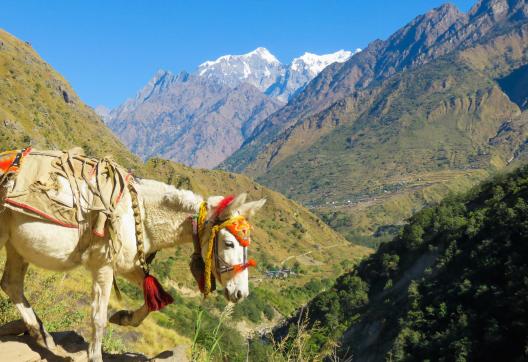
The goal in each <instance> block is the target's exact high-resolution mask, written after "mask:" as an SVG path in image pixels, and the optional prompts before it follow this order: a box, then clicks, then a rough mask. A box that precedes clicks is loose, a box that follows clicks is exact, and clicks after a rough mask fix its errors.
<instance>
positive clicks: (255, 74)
mask: <svg viewBox="0 0 528 362" xmlns="http://www.w3.org/2000/svg"><path fill="white" fill-rule="evenodd" d="M282 72H283V65H282V64H281V62H279V60H278V59H277V58H275V56H274V55H273V54H271V53H270V52H269V51H268V50H267V49H266V48H257V49H255V50H253V51H252V52H249V53H247V54H243V55H224V56H221V57H220V58H218V59H216V60H212V61H207V62H205V63H202V64H200V66H199V67H198V69H197V70H196V72H195V74H197V75H199V76H200V77H204V78H213V79H216V80H219V81H221V82H222V83H224V84H227V85H229V86H236V85H239V84H240V83H242V82H243V83H249V84H251V85H253V86H255V87H257V88H258V89H260V90H261V91H262V92H265V91H266V89H268V88H269V87H270V86H271V85H272V84H273V83H275V81H276V80H277V78H278V77H279V76H280V75H281V74H282Z"/></svg>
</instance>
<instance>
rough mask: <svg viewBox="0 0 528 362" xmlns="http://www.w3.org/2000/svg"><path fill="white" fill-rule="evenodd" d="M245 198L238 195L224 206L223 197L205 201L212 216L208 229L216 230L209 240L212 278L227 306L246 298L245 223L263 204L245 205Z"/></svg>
mask: <svg viewBox="0 0 528 362" xmlns="http://www.w3.org/2000/svg"><path fill="white" fill-rule="evenodd" d="M246 197H247V194H245V193H244V194H241V195H239V196H237V197H236V198H234V199H233V200H232V201H231V202H229V203H228V204H227V206H226V202H225V201H226V199H224V198H223V197H210V198H209V199H208V200H207V203H208V204H209V207H210V213H211V215H212V217H211V218H210V219H209V222H210V223H212V225H211V226H212V227H214V226H217V228H218V230H217V232H216V236H215V237H214V238H213V239H212V240H213V242H214V245H213V246H212V250H213V258H212V260H213V265H212V274H213V276H214V278H215V279H216V280H217V281H218V282H219V283H220V284H221V285H222V286H223V287H224V296H225V297H226V299H227V300H229V301H231V302H239V301H240V300H242V299H244V298H245V297H247V296H248V295H249V272H248V267H249V266H253V265H254V262H253V261H252V260H251V259H249V258H248V247H249V244H250V238H249V228H250V225H249V220H251V218H252V217H253V215H255V213H256V212H257V211H258V210H259V209H260V208H262V206H264V204H265V203H266V200H265V199H261V200H258V201H253V202H246ZM209 239H210V238H209ZM210 242H211V241H206V242H205V244H204V245H203V246H204V247H203V248H202V256H203V258H204V260H206V258H207V255H206V253H207V250H208V249H209V243H210Z"/></svg>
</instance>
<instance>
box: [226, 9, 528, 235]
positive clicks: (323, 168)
mask: <svg viewBox="0 0 528 362" xmlns="http://www.w3.org/2000/svg"><path fill="white" fill-rule="evenodd" d="M502 3H505V4H502ZM497 4H499V5H500V4H502V5H501V6H502V7H501V9H503V10H502V11H500V14H495V15H493V14H494V13H493V11H494V10H493V9H495V8H496V7H497V6H499V5H497ZM494 6H495V7H494ZM499 7H500V6H499ZM485 9H488V10H485ZM527 9H528V5H527V4H526V3H525V2H524V1H510V2H507V4H506V2H505V1H502V2H501V1H483V2H480V3H478V4H477V5H475V7H474V8H473V9H472V10H471V11H470V12H469V13H468V14H462V13H460V12H458V11H457V10H456V9H455V8H454V7H453V6H450V5H444V6H442V7H440V8H438V9H435V10H432V11H431V12H429V13H427V14H425V15H422V16H419V17H417V18H416V19H415V20H413V21H412V22H411V23H409V24H408V25H406V26H405V27H403V28H402V29H401V30H399V31H397V32H396V33H395V34H394V35H392V36H391V37H389V39H388V40H387V41H376V42H373V43H372V44H370V45H369V47H367V48H366V49H365V50H364V51H362V52H361V53H358V54H356V55H354V56H353V57H352V58H351V59H350V60H349V61H347V62H346V63H344V64H342V65H334V66H329V67H327V68H326V69H325V70H324V71H323V72H322V73H321V74H320V75H319V76H318V77H316V78H315V79H314V80H313V81H312V82H310V83H309V84H308V85H307V86H306V88H305V90H304V91H302V92H301V93H300V94H299V95H298V97H296V98H295V99H294V100H292V101H291V102H290V103H289V104H288V105H287V106H285V107H284V108H282V109H281V110H279V111H277V112H276V113H274V114H273V115H272V116H270V117H269V118H268V119H266V120H265V121H264V122H262V124H261V125H260V126H259V127H257V128H256V130H255V132H254V133H253V135H252V136H251V137H250V138H249V140H248V141H247V142H246V143H245V144H244V145H243V146H242V147H241V149H240V150H238V151H237V152H235V153H234V154H233V155H232V156H231V157H230V158H228V159H227V160H226V161H225V162H224V163H223V164H222V165H220V168H225V169H229V170H233V171H237V172H244V173H246V174H249V175H251V176H253V177H256V179H257V180H258V181H259V182H261V183H263V184H265V185H267V186H269V187H272V188H273V189H276V190H279V191H281V192H283V193H285V194H286V195H288V196H290V197H293V198H294V199H296V200H297V201H300V202H302V203H303V204H305V205H307V206H310V207H313V208H314V210H315V211H316V212H317V213H318V214H319V215H321V216H323V217H324V218H325V220H327V221H328V222H331V223H332V225H334V226H335V227H336V229H337V230H340V231H341V232H342V233H343V234H344V235H347V237H348V238H349V239H350V240H354V237H355V236H357V234H362V235H365V234H373V233H378V231H379V230H380V228H381V229H387V228H388V229H393V230H394V228H395V226H397V225H398V224H400V223H401V221H402V220H403V219H404V218H405V217H409V216H410V215H411V214H412V213H413V210H414V211H415V210H417V209H419V208H421V207H423V206H425V205H427V204H429V203H431V202H435V201H439V200H440V199H441V198H442V197H443V196H445V195H446V194H447V193H448V192H449V191H453V190H459V191H460V190H462V189H463V188H464V187H467V186H470V185H471V184H474V183H475V182H477V181H478V180H479V179H481V178H482V176H483V175H485V174H487V173H489V172H493V170H496V169H498V168H501V167H504V166H505V165H506V164H507V163H508V162H511V161H512V156H513V157H515V155H517V154H519V152H518V151H516V149H517V148H518V147H521V146H522V145H523V144H524V141H525V139H526V135H527V134H526V132H525V130H524V127H522V126H521V124H522V123H523V122H524V123H525V122H526V118H525V117H524V116H523V115H521V111H522V110H521V109H520V108H519V105H520V106H522V102H523V99H524V98H523V97H524V93H523V91H524V88H523V87H522V81H523V79H524V78H523V74H524V73H523V69H524V68H522V67H523V66H524V65H525V64H527V63H528V41H527V40H528V15H525V13H526V14H528V10H527ZM516 69H520V70H517V72H518V73H512V72H515V71H516ZM507 77H509V78H507ZM500 79H503V80H504V81H501V80H500ZM497 80H499V81H497ZM504 82H509V83H508V85H506V86H505V85H504ZM519 102H521V103H519ZM516 103H517V104H516ZM518 104H519V105H518ZM320 108H322V110H320ZM507 124H515V125H516V126H515V127H509V128H508V127H506V126H505V125H507ZM506 129H508V131H507V132H506V131H505V130H506ZM499 134H501V136H500V137H497V136H498V135H499ZM335 217H338V218H339V219H340V220H341V221H340V222H335V221H332V219H333V218H334V219H335ZM346 218H348V220H346Z"/></svg>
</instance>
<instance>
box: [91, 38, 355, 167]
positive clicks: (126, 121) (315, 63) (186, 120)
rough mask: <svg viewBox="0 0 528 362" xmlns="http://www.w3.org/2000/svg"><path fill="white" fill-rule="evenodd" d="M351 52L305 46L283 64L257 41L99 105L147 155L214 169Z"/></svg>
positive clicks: (109, 120)
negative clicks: (113, 103)
mask: <svg viewBox="0 0 528 362" xmlns="http://www.w3.org/2000/svg"><path fill="white" fill-rule="evenodd" d="M351 55H352V52H349V51H344V50H341V51H338V52H336V53H333V54H326V55H322V56H319V55H316V54H311V53H305V54H304V55H303V56H301V57H299V58H295V59H294V60H293V62H292V63H291V64H290V65H283V64H281V63H280V62H279V61H278V60H277V58H276V57H275V56H273V55H272V54H271V53H270V52H269V51H268V50H267V49H265V48H257V49H255V50H254V51H252V52H249V53H247V54H244V55H225V56H222V57H219V58H218V59H216V60H214V61H207V62H204V63H202V64H201V65H200V66H199V67H198V69H197V70H196V71H195V72H194V73H192V74H189V73H187V72H181V73H179V74H174V73H172V72H170V71H165V70H159V71H158V72H156V74H155V75H154V76H153V77H152V78H151V79H150V80H149V82H148V83H147V84H146V85H145V86H144V87H143V88H142V89H141V90H140V91H139V92H138V93H137V95H136V96H135V98H131V99H128V100H126V101H125V102H124V103H123V104H122V105H120V106H119V107H117V108H116V109H114V110H112V111H110V112H108V111H107V110H105V109H104V108H103V107H97V109H98V110H99V111H100V112H101V113H100V115H101V117H102V118H103V119H104V120H105V122H106V123H107V124H108V125H109V126H110V128H111V129H112V130H113V131H114V132H115V133H116V134H117V135H118V136H119V137H120V139H121V140H122V141H123V142H124V143H125V144H126V145H127V146H128V147H129V148H130V149H131V150H132V151H133V152H134V153H136V154H138V155H140V156H141V157H142V158H143V159H148V158H150V157H153V156H162V157H165V158H169V159H172V160H174V161H177V162H182V163H184V164H187V165H192V166H196V167H206V168H213V167H215V166H217V165H218V164H219V163H220V162H222V161H223V160H224V159H225V158H227V157H228V156H230V155H231V154H232V153H233V152H234V151H236V150H237V149H238V148H239V147H240V145H241V144H242V143H243V142H244V141H245V140H246V139H247V138H248V137H249V136H250V135H251V134H252V133H253V131H254V129H255V128H256V127H257V126H258V125H259V124H260V122H261V121H263V120H264V119H265V118H267V117H268V116H270V115H271V114H272V113H273V112H275V111H276V110H278V109H279V108H281V107H282V105H283V102H285V101H287V100H288V99H289V97H290V96H293V95H294V94H296V92H298V90H299V89H302V87H304V85H305V84H306V83H307V82H308V81H310V80H311V79H312V78H313V77H315V76H316V75H317V73H318V72H320V71H321V70H322V69H324V67H326V66H327V65H328V64H331V63H332V62H342V61H345V60H346V59H348V58H349V57H350V56H351Z"/></svg>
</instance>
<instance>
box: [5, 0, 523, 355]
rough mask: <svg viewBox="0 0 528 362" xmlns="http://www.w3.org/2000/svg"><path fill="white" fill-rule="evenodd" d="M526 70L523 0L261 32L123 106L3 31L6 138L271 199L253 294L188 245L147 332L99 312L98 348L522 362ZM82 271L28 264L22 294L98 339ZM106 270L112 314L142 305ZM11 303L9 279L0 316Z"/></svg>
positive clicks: (202, 189) (10, 311)
mask: <svg viewBox="0 0 528 362" xmlns="http://www.w3.org/2000/svg"><path fill="white" fill-rule="evenodd" d="M413 16H414V15H413ZM331 44H333V43H331ZM193 46H195V45H193ZM329 46H330V44H329V45H328V46H327V48H328V47H329ZM332 46H334V45H332ZM250 49H251V48H250ZM335 49H340V48H339V47H338V48H335ZM345 49H346V48H345ZM349 49H354V48H349ZM220 54H225V53H223V52H222V53H220ZM527 82H528V2H527V1H526V0H478V1H477V2H476V3H475V4H474V5H473V6H472V7H471V8H470V9H469V10H468V11H466V12H463V11H461V10H459V9H458V8H457V7H456V6H455V5H453V4H444V5H441V6H438V7H436V8H434V9H431V10H429V11H427V12H426V13H423V14H421V15H417V16H415V17H414V18H413V19H412V20H411V21H409V22H407V23H406V24H404V25H403V26H401V27H400V28H399V29H397V30H395V31H393V32H392V34H391V35H389V36H388V37H387V38H386V39H384V40H380V39H374V40H372V39H371V41H370V42H369V44H368V45H367V46H366V47H365V48H364V49H362V50H361V49H356V50H354V51H352V50H339V51H337V52H334V53H328V54H323V55H317V54H314V53H311V52H308V51H307V52H305V53H304V54H303V55H301V56H297V57H295V58H293V59H292V60H291V62H289V63H288V64H284V63H282V62H281V61H279V59H278V58H277V57H276V56H275V55H273V54H272V53H271V52H270V51H269V50H268V49H266V48H264V47H258V48H256V49H255V50H253V51H250V52H248V53H245V54H240V55H230V54H227V55H222V56H220V57H218V58H216V59H214V60H208V61H205V62H202V63H201V64H199V65H197V66H196V69H194V70H193V71H192V72H191V73H187V72H185V71H181V72H179V73H173V72H171V71H168V70H163V69H160V70H159V71H158V72H156V73H155V74H154V76H153V77H152V78H151V79H150V80H149V82H148V83H147V84H146V85H145V86H143V87H142V88H141V89H140V90H139V91H138V92H137V94H136V96H135V97H133V98H129V99H127V100H126V101H125V102H123V103H122V104H120V105H119V106H117V107H115V108H114V109H108V108H106V107H104V106H99V107H96V108H95V109H94V108H92V107H90V106H88V105H86V104H85V103H83V101H82V100H81V99H80V97H79V96H78V95H77V94H76V93H75V91H74V90H73V88H72V87H71V86H70V84H69V83H68V82H67V81H66V80H65V79H64V78H63V76H61V75H60V74H59V73H58V72H57V71H55V70H54V69H53V68H52V67H51V66H50V65H49V64H47V63H46V62H45V60H43V59H42V58H41V57H40V56H39V55H38V54H37V53H36V52H35V50H34V49H33V48H32V46H31V44H29V43H28V42H25V41H23V40H20V39H17V38H16V37H14V36H12V35H10V34H9V33H8V32H6V31H4V30H0V148H1V149H19V148H22V147H25V146H27V145H31V146H33V147H35V148H37V149H61V150H67V149H69V148H71V147H74V146H80V147H81V148H82V149H83V150H84V151H85V152H86V153H87V154H89V155H93V156H96V157H104V156H106V155H108V154H110V155H112V156H113V158H115V160H116V161H118V162H119V163H120V164H121V165H123V166H124V167H126V168H127V169H130V170H131V171H133V173H134V175H135V176H136V177H138V178H148V179H155V180H158V181H161V182H164V183H166V184H169V185H173V186H175V187H177V188H179V189H185V190H190V191H193V192H194V193H197V194H200V195H203V196H213V195H231V194H233V195H237V194H240V193H243V192H244V193H247V194H248V200H259V199H263V198H264V199H266V200H267V202H266V204H265V206H264V207H263V208H262V209H261V210H260V211H259V213H258V214H256V215H255V217H254V218H252V219H251V226H252V228H251V233H252V234H251V235H252V238H253V240H252V244H251V248H250V249H249V252H250V256H251V257H252V258H254V259H256V260H257V265H256V266H255V267H254V268H251V271H250V277H249V288H250V294H249V296H248V297H247V298H245V299H244V300H243V301H241V302H239V303H237V304H233V303H227V302H226V299H225V298H224V295H223V294H222V293H223V292H222V291H218V292H215V293H213V294H211V295H210V296H209V297H208V298H206V299H204V298H203V297H202V294H201V293H200V292H199V289H198V286H197V283H196V281H195V279H194V278H193V277H192V275H191V273H190V272H189V258H190V256H191V254H192V253H193V246H192V245H191V243H189V244H187V245H183V246H179V247H176V248H175V249H172V250H163V251H161V252H160V253H158V255H157V256H156V258H155V260H154V262H153V264H152V272H153V275H155V276H156V277H157V278H158V279H159V281H160V282H161V284H163V286H164V287H166V289H167V291H168V292H169V293H170V294H171V295H172V296H173V298H174V303H173V304H170V305H168V306H167V307H165V308H163V309H162V310H161V311H159V312H156V313H152V314H150V316H149V317H148V318H147V319H146V320H145V322H144V323H143V324H142V325H141V326H139V327H137V328H132V327H122V326H117V325H111V326H110V327H109V328H108V329H107V331H106V334H105V336H104V339H103V349H104V351H105V352H106V353H116V354H119V355H124V354H125V353H127V352H135V353H140V354H141V355H145V356H155V355H158V354H159V353H160V352H162V351H170V350H173V349H174V348H175V346H177V348H179V349H180V352H181V351H184V352H182V353H183V354H185V355H186V356H187V357H189V358H190V359H191V360H193V361H202V360H203V361H217V360H218V361H221V360H229V361H266V362H267V361H277V362H282V361H320V360H336V361H341V360H343V361H350V360H359V361H387V360H390V361H392V360H397V361H413V360H457V361H473V360H479V361H480V360H483V361H486V360H493V361H497V360H506V361H521V360H526V359H528V352H527V351H528V346H527V343H526V341H527V340H528V339H527V338H528V335H527V331H528V324H527V321H526V315H527V312H528V305H527V300H528V299H527V298H526V296H527V295H528V289H527V281H526V275H527V272H528V264H527V262H526V257H525V256H526V253H527V252H528V249H527V247H528V224H527V220H528V187H527V185H528V166H526V165H527V161H528V152H527V150H528V147H527V145H528V90H527V89H528V83H527ZM138 225H139V224H138ZM0 227H1V226H0ZM233 245H234V244H233ZM211 250H212V249H211ZM240 260H242V257H241V259H240ZM246 260H247V259H246V258H244V259H243V262H244V263H245V262H246ZM4 261H5V251H3V250H0V265H3V264H4ZM237 265H238V266H240V265H244V268H247V267H248V265H249V264H237ZM235 266H236V265H235ZM89 280H90V275H89V273H88V272H87V271H85V270H82V269H75V270H72V271H68V272H66V273H53V272H48V271H43V270H39V269H38V268H35V267H32V266H31V267H30V269H29V275H28V278H27V288H26V289H27V295H28V299H31V301H32V303H33V304H34V306H35V310H36V312H37V313H38V314H39V316H41V318H42V320H43V321H44V324H45V327H46V328H47V329H48V330H49V331H51V332H60V331H75V332H76V333H78V334H79V335H80V336H81V337H83V338H84V339H85V340H89V339H90V335H89V334H90V303H91V299H90V292H91V285H90V283H89ZM117 284H118V285H119V288H120V289H121V294H122V296H123V298H122V299H119V298H117V296H116V295H115V293H112V297H111V300H110V313H109V314H110V315H111V314H112V313H113V312H115V311H118V310H121V309H130V308H132V307H137V306H139V305H141V304H142V303H143V300H144V298H145V296H144V295H143V292H142V291H141V290H140V289H138V288H137V287H135V286H133V285H132V284H130V283H129V282H127V281H126V280H125V279H124V278H121V277H118V278H117ZM72 301H74V302H72ZM18 318H19V317H18V314H17V311H16V310H15V308H14V306H13V304H12V303H11V302H10V301H9V300H8V298H7V297H6V295H5V294H3V293H1V292H0V325H2V324H4V323H8V322H10V321H13V320H15V319H18ZM0 331H1V330H0ZM0 335H1V333H0ZM1 338H3V337H0V340H1ZM20 338H23V337H20ZM83 343H84V341H83ZM0 352H1V347H0ZM107 358H110V357H107ZM116 358H117V357H116ZM142 358H143V357H142ZM144 358H147V357H144Z"/></svg>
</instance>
